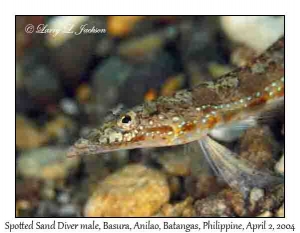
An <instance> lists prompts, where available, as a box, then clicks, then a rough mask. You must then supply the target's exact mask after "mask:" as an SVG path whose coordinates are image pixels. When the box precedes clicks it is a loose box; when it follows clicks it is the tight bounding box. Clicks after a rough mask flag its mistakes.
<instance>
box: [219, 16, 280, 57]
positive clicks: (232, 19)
mask: <svg viewBox="0 0 300 233" xmlns="http://www.w3.org/2000/svg"><path fill="white" fill-rule="evenodd" d="M220 20H221V25H222V28H223V30H224V31H225V33H226V34H227V35H228V36H229V38H230V39H232V40H233V41H235V42H238V43H241V44H244V45H247V46H248V47H250V48H252V49H254V50H256V51H257V52H263V51H264V50H265V49H267V48H268V47H269V46H270V45H271V44H273V43H274V42H275V41H276V40H277V39H278V38H280V37H281V36H282V35H283V34H284V17H273V16H221V18H220Z"/></svg>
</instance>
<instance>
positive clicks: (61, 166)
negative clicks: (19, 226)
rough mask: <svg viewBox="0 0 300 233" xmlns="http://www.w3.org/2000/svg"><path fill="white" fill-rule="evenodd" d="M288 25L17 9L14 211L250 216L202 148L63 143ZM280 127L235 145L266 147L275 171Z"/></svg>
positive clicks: (222, 66) (220, 65)
mask: <svg viewBox="0 0 300 233" xmlns="http://www.w3.org/2000/svg"><path fill="white" fill-rule="evenodd" d="M67 32H68V33H67ZM283 33H284V18H283V17H282V16H235V17H234V16H222V17H220V16H17V17H16V215H17V216H20V217H28V216H31V217H81V216H186V217H189V216H222V215H224V216H242V215H243V214H244V212H245V211H243V210H241V208H244V207H241V206H240V205H239V204H237V203H239V201H240V202H242V198H241V197H240V196H239V195H238V194H236V193H234V191H232V190H230V189H228V188H227V187H226V185H225V184H224V183H222V182H219V181H217V179H216V178H215V177H214V176H213V175H212V173H211V171H210V168H209V167H207V166H204V165H203V163H202V162H201V161H200V160H201V158H200V157H201V156H199V154H200V152H199V150H198V148H196V147H193V146H178V147H172V148H153V149H137V150H130V151H118V152H113V153H107V154H104V155H97V156H90V157H88V156H87V157H83V158H77V157H76V158H67V157H66V150H67V149H68V147H69V146H70V145H72V143H74V141H75V140H76V139H78V138H79V137H81V136H82V135H85V134H86V133H87V132H89V131H90V130H91V129H93V128H94V127H97V126H98V125H99V124H100V123H101V122H102V120H103V118H104V117H105V116H106V115H107V114H108V113H110V112H111V111H112V109H114V108H116V107H117V108H118V107H120V106H121V105H122V106H125V107H126V108H130V107H133V106H135V105H137V104H140V103H142V102H144V101H150V100H155V99H156V98H157V97H158V96H161V95H163V96H170V95H173V94H174V93H175V92H176V91H178V90H180V89H183V88H190V87H193V86H194V85H195V84H197V83H199V82H203V81H208V80H213V79H215V78H217V77H219V76H220V75H222V74H224V73H227V72H229V71H231V70H232V69H234V68H235V67H237V66H240V65H243V64H245V62H247V61H248V60H249V58H251V57H253V56H255V55H257V54H260V53H261V52H263V51H264V50H265V49H266V48H267V47H268V46H270V45H271V44H272V43H273V42H275V41H276V40H277V39H278V38H279V37H280V36H281V35H283ZM282 128H283V123H282V122H280V121H279V123H276V125H275V129H274V127H271V126H263V127H260V128H258V129H255V130H252V131H250V132H247V133H248V134H247V133H246V134H247V135H244V138H242V139H241V140H240V141H238V142H235V144H234V146H236V147H238V148H240V147H241V146H240V145H243V146H242V149H243V152H244V154H245V155H244V156H245V157H247V156H248V157H251V155H252V154H253V153H254V152H255V151H256V150H257V148H262V151H263V152H264V155H263V156H262V158H261V160H259V161H258V164H267V166H271V167H272V168H273V167H274V166H276V165H277V167H279V166H280V164H276V162H277V161H280V158H282V153H283V140H284V135H283V132H282ZM278 132H279V133H278ZM278 135H279V136H278ZM254 137H255V138H258V139H259V140H258V141H256V142H254V144H255V145H254V146H253V141H251V140H249V138H254ZM266 138H267V139H266ZM243 140H244V141H243ZM243 142H244V144H243ZM251 143H252V144H251ZM251 146H252V147H251ZM249 148H250V149H249ZM251 148H252V149H251ZM253 148H254V149H253ZM249 151H250V152H249ZM253 151H254V152H253ZM251 153H252V154H251ZM264 156H265V157H264ZM198 160H199V161H198ZM195 161H197V162H195ZM282 166H283V165H282ZM278 169H280V168H278ZM281 169H282V168H281ZM278 192H279V193H277V195H279V196H280V195H283V194H282V192H283V189H282V188H281V189H280V191H278ZM280 192H281V193H280ZM211 195H214V196H213V197H211ZM228 195H231V199H230V200H237V201H235V202H234V201H229V202H228V199H226V198H227V197H228ZM222 198H223V199H222ZM208 200H209V201H208ZM223 202H224V203H223ZM220 203H223V204H224V206H225V207H224V208H223V209H222V210H219V209H218V207H217V206H218V205H219V204H220ZM206 205H208V206H210V207H209V209H207V208H206V209H205V207H206ZM258 205H261V206H260V208H262V206H263V204H258ZM274 205H275V204H274ZM214 206H216V208H213V207H214ZM253 208H254V207H253ZM257 208H258V207H257V206H255V208H254V209H255V210H257ZM269 208H280V203H277V205H275V206H271V207H269ZM254 209H253V210H252V212H253V214H254V212H255V211H254ZM258 209H259V208H258ZM255 213H256V212H255Z"/></svg>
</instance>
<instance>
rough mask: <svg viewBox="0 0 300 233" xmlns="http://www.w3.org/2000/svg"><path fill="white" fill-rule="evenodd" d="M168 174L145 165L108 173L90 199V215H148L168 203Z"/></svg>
mask: <svg viewBox="0 0 300 233" xmlns="http://www.w3.org/2000/svg"><path fill="white" fill-rule="evenodd" d="M169 198H170V191H169V187H168V183H167V178H166V176H165V175H164V174H163V173H161V172H159V171H157V170H154V169H151V168H147V167H145V166H142V165H128V166H126V167H125V168H123V169H121V170H119V171H117V172H116V173H114V174H112V175H110V176H108V177H107V178H106V179H104V180H103V181H102V182H101V183H99V185H98V187H97V188H96V190H95V191H94V193H93V195H92V196H91V197H90V199H89V200H88V202H87V204H86V206H85V210H84V215H85V216H87V217H133V216H135V217H145V216H152V215H153V214H155V213H156V212H157V211H158V210H159V209H160V207H161V206H162V205H163V204H165V203H167V202H168V200H169Z"/></svg>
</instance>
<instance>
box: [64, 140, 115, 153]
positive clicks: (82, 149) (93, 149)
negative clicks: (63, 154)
mask: <svg viewBox="0 0 300 233" xmlns="http://www.w3.org/2000/svg"><path fill="white" fill-rule="evenodd" d="M114 150H118V148H112V147H111V146H105V145H97V144H93V143H91V142H90V141H89V140H87V139H84V138H80V139H79V140H77V141H76V142H75V144H74V145H73V146H71V147H70V148H69V150H68V151H67V157H75V156H85V155H95V154H101V153H107V152H111V151H114Z"/></svg>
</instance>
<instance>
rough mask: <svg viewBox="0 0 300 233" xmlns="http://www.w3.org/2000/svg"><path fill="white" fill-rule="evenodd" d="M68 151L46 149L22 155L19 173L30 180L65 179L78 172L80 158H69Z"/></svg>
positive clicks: (18, 162)
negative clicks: (75, 171)
mask: <svg viewBox="0 0 300 233" xmlns="http://www.w3.org/2000/svg"><path fill="white" fill-rule="evenodd" d="M66 152H67V149H60V148H56V147H44V148H39V149H33V150H29V151H26V152H23V153H21V155H20V157H19V159H18V161H17V170H18V172H19V173H20V174H21V175H22V176H24V177H28V178H38V179H42V180H45V181H48V180H49V181H52V180H58V179H65V178H66V177H67V176H68V175H69V174H70V172H71V171H73V170H76V168H77V167H78V165H79V161H80V158H78V157H74V158H68V157H67V156H66Z"/></svg>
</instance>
